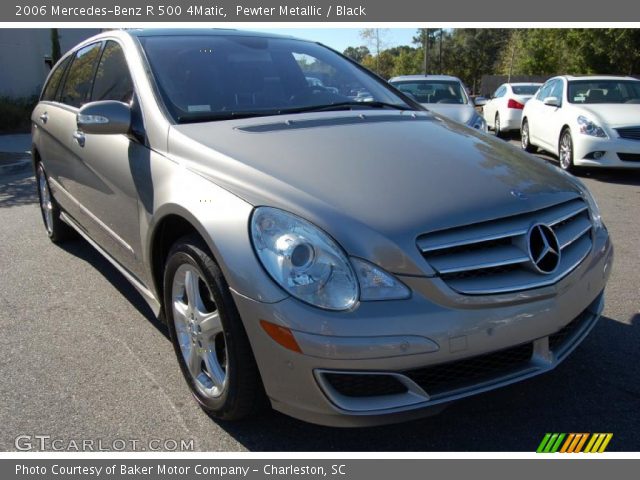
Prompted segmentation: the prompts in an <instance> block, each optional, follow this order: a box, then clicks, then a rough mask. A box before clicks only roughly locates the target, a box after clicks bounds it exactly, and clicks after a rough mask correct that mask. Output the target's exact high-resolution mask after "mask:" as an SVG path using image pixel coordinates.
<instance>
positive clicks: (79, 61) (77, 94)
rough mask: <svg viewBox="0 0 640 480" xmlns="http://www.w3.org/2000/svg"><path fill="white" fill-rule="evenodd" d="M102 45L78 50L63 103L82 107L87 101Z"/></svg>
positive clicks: (98, 44) (65, 84) (68, 78)
mask: <svg viewBox="0 0 640 480" xmlns="http://www.w3.org/2000/svg"><path fill="white" fill-rule="evenodd" d="M101 45H102V44H101V43H94V44H93V45H89V46H87V47H84V48H82V49H81V50H78V53H76V55H75V58H74V59H73V63H72V64H71V67H70V68H69V73H68V75H67V79H66V80H65V82H64V87H63V89H62V97H61V99H60V101H61V102H62V103H66V104H67V105H71V106H72V107H81V106H82V105H83V104H84V103H85V102H86V101H87V98H88V96H89V92H90V91H91V82H92V80H93V73H94V71H95V66H96V63H97V62H98V55H99V54H100V46H101Z"/></svg>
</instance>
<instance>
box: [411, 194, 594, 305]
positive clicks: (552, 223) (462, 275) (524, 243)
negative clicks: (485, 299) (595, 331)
mask: <svg viewBox="0 0 640 480" xmlns="http://www.w3.org/2000/svg"><path fill="white" fill-rule="evenodd" d="M537 223H540V224H543V225H547V226H549V227H550V228H551V229H552V230H553V232H554V233H555V235H556V237H557V239H558V243H559V245H560V248H561V256H560V263H559V265H558V268H557V269H556V270H555V271H554V272H553V273H552V274H543V273H539V272H538V271H537V270H536V269H535V268H534V266H533V262H532V260H531V258H530V256H529V253H528V238H527V236H528V232H529V229H530V228H531V226H532V225H535V224H537ZM591 228H592V225H591V219H590V216H589V209H588V207H587V204H586V203H585V202H584V201H583V200H582V199H580V198H576V199H573V200H570V201H567V202H564V203H561V204H558V205H554V206H552V207H548V208H544V209H541V210H537V211H534V212H529V213H525V214H521V215H514V216H511V217H505V218H502V219H498V220H494V221H489V222H482V223H476V224H472V225H467V226H463V227H457V228H453V229H448V230H441V231H437V232H432V233H429V234H425V235H422V236H420V237H419V238H418V248H419V249H420V251H421V252H422V255H423V256H424V258H425V259H426V260H427V262H429V264H430V265H431V267H432V268H433V269H434V270H435V271H436V272H437V274H438V275H439V276H440V277H441V278H442V279H443V280H444V281H445V282H446V283H447V284H448V285H449V286H450V287H451V288H453V289H454V290H456V291H458V292H460V293H463V294H467V295H488V294H496V293H507V292H515V291H521V290H527V289H530V288H537V287H542V286H545V285H551V284H553V283H555V282H557V281H558V280H560V279H561V278H563V277H564V276H566V275H567V274H568V273H569V272H571V271H572V270H573V269H574V268H575V267H577V266H578V265H579V264H580V262H582V260H584V258H585V257H586V256H587V255H588V254H589V252H590V251H591V247H592V240H591Z"/></svg>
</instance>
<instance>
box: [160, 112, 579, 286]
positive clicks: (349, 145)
mask: <svg viewBox="0 0 640 480" xmlns="http://www.w3.org/2000/svg"><path fill="white" fill-rule="evenodd" d="M169 154H170V156H171V158H173V159H174V160H176V161H178V162H181V163H183V164H184V165H185V166H186V167H187V168H189V169H190V170H192V171H194V172H196V173H198V174H199V175H202V176H205V177H206V178H208V179H210V180H211V181H213V182H215V183H216V184H218V185H219V186H221V187H223V188H225V189H227V190H229V191H231V192H232V193H234V194H236V195H238V196H240V197H241V198H243V199H245V200H246V201H247V202H249V203H251V204H253V205H256V206H257V205H270V206H275V207H279V208H282V209H284V210H287V211H290V212H292V213H295V214H297V215H300V216H302V217H304V218H306V219H307V220H309V221H311V222H313V223H315V224H316V225H318V226H319V227H321V228H323V229H324V230H325V231H326V232H328V233H329V234H330V235H332V236H333V237H334V238H336V240H338V241H339V242H340V244H341V245H342V246H343V247H344V248H345V250H346V251H347V252H348V253H349V254H351V255H355V256H361V257H364V258H368V259H369V260H372V261H375V262H376V263H378V264H379V265H381V266H383V267H384V268H386V269H388V270H389V271H392V272H395V273H410V274H425V273H426V274H429V273H431V272H430V270H429V268H428V267H427V266H426V262H424V260H423V259H422V258H421V257H420V255H419V252H418V250H417V247H416V244H415V242H416V238H417V237H418V236H419V235H421V234H423V233H426V232H430V231H435V230H440V229H444V228H449V227H453V226H458V225H464V224H470V223H474V222H478V221H484V220H489V219H494V218H499V217H503V216H507V215H514V214H518V213H522V212H525V211H531V210H534V209H538V208H543V207H546V206H549V205H551V204H554V203H556V202H560V201H563V200H567V199H569V198H573V197H575V196H576V195H578V194H579V188H578V187H577V185H576V184H575V183H574V182H573V181H572V180H570V177H569V176H568V175H565V174H561V173H558V169H557V168H556V167H552V166H550V165H549V164H546V163H545V162H543V161H541V160H539V159H537V158H535V157H533V156H529V155H526V154H524V153H522V152H521V151H519V150H518V149H517V148H516V147H514V146H512V145H510V144H508V143H506V142H503V141H500V140H497V141H496V140H495V139H493V138H492V137H490V136H488V135H484V134H481V133H478V132H476V131H475V130H473V129H470V128H467V127H464V126H462V125H460V124H458V123H455V122H451V121H449V120H447V119H445V118H442V117H439V116H437V115H433V114H431V113H428V112H392V111H380V112H378V111H375V112H369V111H364V112H362V111H357V112H353V111H349V112H325V113H313V114H298V115H289V116H275V117H260V118H252V119H244V120H231V121H219V122H210V123H198V124H186V125H177V126H173V127H171V130H170V134H169Z"/></svg>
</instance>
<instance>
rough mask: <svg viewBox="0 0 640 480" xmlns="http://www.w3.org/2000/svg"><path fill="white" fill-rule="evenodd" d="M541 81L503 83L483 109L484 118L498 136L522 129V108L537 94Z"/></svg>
mask: <svg viewBox="0 0 640 480" xmlns="http://www.w3.org/2000/svg"><path fill="white" fill-rule="evenodd" d="M541 86H542V84H541V83H503V84H502V85H500V86H499V87H498V88H497V90H496V91H495V92H494V94H493V95H492V96H491V100H489V101H488V102H487V104H486V105H485V106H484V107H483V109H482V114H483V115H484V119H485V120H486V121H487V125H488V126H489V128H491V129H493V131H494V132H496V136H497V137H500V136H502V135H503V134H505V133H507V132H509V131H512V130H520V123H521V120H522V109H523V108H524V106H525V104H526V103H527V102H528V101H529V99H530V98H531V97H532V96H533V95H535V93H536V92H537V91H538V89H539V88H540V87H541Z"/></svg>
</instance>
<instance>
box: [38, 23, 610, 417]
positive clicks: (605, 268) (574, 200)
mask: <svg viewBox="0 0 640 480" xmlns="http://www.w3.org/2000/svg"><path fill="white" fill-rule="evenodd" d="M310 77H312V78H317V79H319V80H321V82H311V83H313V84H310V82H308V81H307V78H310ZM363 92H364V93H363ZM32 123H33V159H34V166H35V171H36V176H37V185H38V192H39V195H40V206H41V208H42V217H43V219H44V224H45V226H46V229H47V232H48V234H49V237H51V239H52V240H53V241H54V242H59V241H62V240H63V239H64V238H66V237H67V236H68V234H69V233H70V232H75V233H77V234H79V235H81V236H82V237H84V238H85V239H86V240H87V241H88V242H89V243H90V244H91V245H92V246H93V247H95V248H96V249H98V250H99V251H100V252H101V253H102V254H103V255H104V256H105V257H106V258H107V259H108V260H110V261H111V262H112V263H113V264H114V265H115V266H116V267H117V268H118V269H119V270H120V271H121V272H122V274H123V275H124V276H126V278H127V279H128V280H129V281H130V282H131V283H132V284H133V285H134V286H135V287H136V288H137V289H138V290H139V291H140V292H141V294H142V295H143V296H144V297H145V298H146V300H147V301H148V302H149V304H150V305H151V306H152V307H154V309H155V311H156V312H157V314H158V315H159V316H160V317H161V318H163V319H164V320H165V321H166V322H167V326H168V330H169V333H170V336H171V339H172V341H173V344H174V347H175V352H176V356H177V358H178V362H179V364H180V367H181V369H182V372H183V374H184V377H185V379H186V381H187V383H188V385H189V387H190V388H191V390H192V392H193V395H194V397H195V398H196V400H197V401H198V402H199V404H200V405H201V406H202V407H203V408H204V409H205V410H206V411H207V412H209V413H210V414H212V415H213V416H215V417H218V418H223V419H238V418H241V417H244V416H246V415H248V414H250V413H252V412H253V411H255V410H256V409H257V408H258V407H259V406H261V405H267V404H269V403H270V405H272V406H273V407H274V408H275V409H277V410H280V411H282V412H285V413H287V414H289V415H292V416H294V417H297V418H301V419H303V420H306V421H310V422H316V423H320V424H326V425H341V426H356V425H371V424H379V423H387V422H395V421H399V420H406V419H410V418H414V417H418V416H420V415H426V414H429V413H434V412H437V411H439V410H440V409H441V408H442V406H443V405H445V404H446V403H448V402H450V401H452V400H455V399H458V398H461V397H465V396H468V395H472V394H476V393H479V392H483V391H486V390H490V389H493V388H496V387H499V386H503V385H507V384H510V383H513V382H517V381H519V380H523V379H526V378H529V377H531V376H533V375H536V374H539V373H542V372H545V371H548V370H550V369H552V368H554V367H555V366H556V365H557V364H558V363H559V362H560V361H562V360H563V359H564V358H565V357H566V356H567V355H568V354H569V353H570V352H571V351H572V349H573V348H574V347H576V345H578V344H579V343H580V342H581V341H582V340H583V339H584V338H585V336H586V335H587V333H588V332H589V331H590V330H591V328H592V327H593V325H594V324H595V322H596V321H597V319H598V317H599V315H600V313H601V311H602V308H603V290H604V287H605V283H606V281H607V278H608V276H609V273H610V270H611V262H612V246H611V243H610V241H609V236H608V234H607V230H606V228H605V227H604V225H603V223H602V221H601V218H600V214H599V212H598V207H597V206H596V203H595V202H594V200H593V198H592V196H591V195H590V194H589V192H588V191H587V190H586V188H585V187H584V186H583V185H582V183H580V181H579V180H576V179H575V178H573V177H572V176H570V175H569V174H568V173H565V172H562V171H560V170H559V169H558V168H557V167H555V166H552V165H549V164H546V163H545V162H543V161H541V160H539V159H537V158H533V157H531V156H530V155H528V154H526V153H524V152H521V151H519V150H518V149H516V148H515V147H513V146H511V145H508V144H506V143H504V142H502V141H499V140H498V141H496V140H494V139H492V138H491V137H490V136H488V135H486V134H484V133H482V132H478V131H476V130H474V129H472V128H468V127H466V126H464V125H462V124H459V123H456V122H453V121H451V120H448V119H446V118H444V117H441V116H439V115H437V114H432V113H430V112H428V111H427V110H425V109H424V108H423V107H421V106H420V104H418V103H417V102H416V101H415V100H413V99H411V98H409V97H408V96H406V95H404V94H403V93H402V92H400V91H398V90H395V89H394V88H393V87H392V86H389V85H387V84H386V83H385V82H384V81H383V80H382V79H380V78H378V77H376V76H374V75H372V74H370V73H369V72H367V71H366V70H365V69H363V68H361V67H359V66H358V65H357V64H356V63H354V62H352V61H350V60H348V59H346V58H345V57H343V56H341V55H339V54H338V53H336V52H334V51H333V50H331V49H329V48H326V47H324V46H322V45H319V44H317V43H313V42H308V41H301V40H296V39H292V38H288V37H278V36H273V35H262V34H254V33H246V32H236V31H231V30H221V31H215V30H150V31H146V30H131V31H108V32H105V33H102V34H100V35H98V36H96V37H93V38H91V39H89V40H87V41H85V42H84V43H82V44H80V45H78V46H77V47H76V48H74V49H73V50H72V51H71V52H69V53H68V54H67V55H66V56H64V57H63V58H62V59H61V60H60V61H59V62H58V63H57V65H56V66H55V67H54V68H53V70H52V72H51V74H50V75H49V78H48V79H47V82H46V84H45V86H44V89H43V92H42V97H41V99H40V102H39V104H38V105H37V107H36V108H35V110H34V112H33V116H32Z"/></svg>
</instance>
